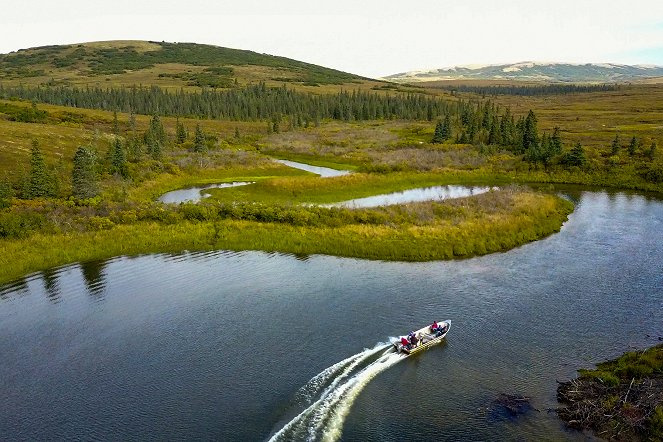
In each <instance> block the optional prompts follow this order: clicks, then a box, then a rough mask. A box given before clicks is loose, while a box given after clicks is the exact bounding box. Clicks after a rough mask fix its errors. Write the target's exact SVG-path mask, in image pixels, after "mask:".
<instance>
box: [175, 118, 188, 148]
mask: <svg viewBox="0 0 663 442" xmlns="http://www.w3.org/2000/svg"><path fill="white" fill-rule="evenodd" d="M185 141H186V129H185V128H184V124H182V123H180V122H179V121H178V122H177V143H178V144H182V143H184V142H185Z"/></svg>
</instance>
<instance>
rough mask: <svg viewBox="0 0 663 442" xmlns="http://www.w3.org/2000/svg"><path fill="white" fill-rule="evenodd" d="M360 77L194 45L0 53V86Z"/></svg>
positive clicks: (123, 44)
mask: <svg viewBox="0 0 663 442" xmlns="http://www.w3.org/2000/svg"><path fill="white" fill-rule="evenodd" d="M365 80H367V79H365V78H362V77H359V76H357V75H353V74H348V73H345V72H341V71H337V70H334V69H329V68H325V67H322V66H317V65H314V64H310V63H304V62H301V61H297V60H292V59H289V58H285V57H278V56H273V55H268V54H259V53H256V52H253V51H247V50H240V49H230V48H224V47H219V46H211V45H203V44H194V43H166V42H145V41H108V42H95V43H81V44H73V45H62V46H43V47H38V48H31V49H23V50H19V51H17V52H13V53H10V54H5V55H0V83H5V84H29V85H39V84H58V85H67V86H72V85H92V84H101V85H113V86H132V85H139V84H143V85H159V86H162V87H178V88H179V87H198V88H200V87H208V88H228V87H232V86H233V85H234V84H235V83H239V84H248V83H252V82H259V81H267V82H273V83H283V82H287V83H292V84H297V85H302V86H320V85H342V84H346V83H348V84H359V83H363V82H364V81H365Z"/></svg>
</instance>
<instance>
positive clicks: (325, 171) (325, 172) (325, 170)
mask: <svg viewBox="0 0 663 442" xmlns="http://www.w3.org/2000/svg"><path fill="white" fill-rule="evenodd" d="M274 161H276V162H277V163H281V164H284V165H286V166H288V167H292V168H295V169H300V170H305V171H307V172H312V173H315V174H317V175H320V176H321V177H322V178H329V177H335V176H343V175H348V174H349V173H350V171H349V170H338V169H331V168H329V167H321V166H311V165H310V164H304V163H298V162H297V161H290V160H274Z"/></svg>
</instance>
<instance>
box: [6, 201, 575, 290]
mask: <svg viewBox="0 0 663 442" xmlns="http://www.w3.org/2000/svg"><path fill="white" fill-rule="evenodd" d="M90 210H91V209H90ZM572 211H573V205H572V204H571V203H570V202H568V201H566V200H564V199H562V198H559V197H557V196H553V195H545V194H539V193H534V192H531V191H525V190H522V189H518V188H508V189H504V190H500V191H494V192H488V193H486V194H482V195H478V196H473V197H469V198H462V199H458V200H448V201H444V202H426V203H416V204H409V205H405V206H394V207H383V208H374V209H361V210H350V209H338V208H321V207H302V206H292V205H291V206H273V205H256V204H244V205H237V204H229V205H225V204H222V205H202V206H201V205H193V204H190V205H182V206H179V207H172V208H163V207H158V208H157V207H152V206H147V207H145V208H143V209H141V208H140V207H134V208H131V209H127V210H123V211H118V212H117V213H115V215H114V216H112V217H100V216H98V215H93V216H91V217H90V218H89V219H88V220H86V222H80V223H79V224H77V225H76V226H75V229H73V230H72V231H65V232H62V233H58V232H54V233H52V234H45V233H40V232H39V231H37V232H35V234H32V235H29V236H27V237H21V238H15V239H4V240H2V241H0V283H2V282H7V281H10V280H13V279H16V278H19V277H21V276H23V275H25V274H28V273H31V272H35V271H39V270H45V269H47V268H51V267H55V266H60V265H64V264H68V263H73V262H77V261H89V260H96V259H105V258H110V257H113V256H117V255H138V254H145V253H160V252H164V253H177V252H181V251H192V250H201V251H203V250H218V249H227V250H263V251H267V252H285V253H294V254H327V255H334V256H345V257H355V258H364V259H378V260H393V261H431V260H443V259H454V258H467V257H471V256H476V255H484V254H488V253H493V252H499V251H505V250H509V249H512V248H514V247H517V246H520V245H522V244H525V243H528V242H531V241H535V240H537V239H541V238H543V237H545V236H548V235H550V234H552V233H555V232H558V231H559V229H560V228H561V226H562V224H563V223H564V221H566V219H567V217H568V215H569V214H570V213H571V212H572ZM48 212H49V213H50V212H53V211H52V210H49V211H48ZM77 216H78V215H77ZM73 218H76V217H73ZM42 230H43V229H42Z"/></svg>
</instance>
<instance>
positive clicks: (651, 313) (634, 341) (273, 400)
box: [0, 192, 663, 441]
mask: <svg viewBox="0 0 663 442" xmlns="http://www.w3.org/2000/svg"><path fill="white" fill-rule="evenodd" d="M569 197H570V198H572V199H573V200H574V202H576V204H577V207H576V211H575V212H574V213H573V214H572V215H571V216H570V219H569V221H568V222H567V223H566V224H565V225H564V227H563V228H562V231H561V232H560V233H559V234H556V235H553V236H551V237H549V238H546V239H544V240H542V241H538V242H535V243H531V244H528V245H525V246H523V247H520V248H517V249H514V250H511V251H509V252H506V253H500V254H493V255H489V256H484V257H478V258H473V259H468V260H462V261H446V262H428V263H399V262H379V261H363V260H356V259H344V258H335V257H328V256H292V255H283V254H268V253H261V252H241V253H233V252H223V251H220V252H214V253H185V254H180V255H149V256H141V257H134V258H128V257H118V258H115V259H112V260H109V261H105V262H93V263H84V264H76V265H71V266H66V267H63V268H58V269H53V270H51V271H47V272H42V273H38V274H35V275H31V276H29V277H26V278H25V279H23V280H20V281H16V282H14V283H13V284H9V285H6V286H4V287H2V288H0V440H63V439H82V440H91V439H113V440H127V439H130V440H174V439H175V440H179V439H204V440H224V441H246V440H266V439H269V438H271V437H274V439H277V440H306V439H308V438H311V439H315V440H318V439H327V440H334V439H340V440H348V441H354V440H362V441H384V440H433V439H434V440H454V441H456V440H468V441H474V440H584V439H585V438H586V436H583V435H582V434H579V433H576V432H570V431H567V430H565V429H564V427H563V425H562V424H561V423H560V422H559V420H558V419H557V417H556V415H555V414H554V413H551V412H549V411H548V410H549V409H550V408H552V407H555V406H556V405H557V404H556V401H555V390H556V387H557V384H556V381H557V380H564V379H567V378H569V377H571V376H574V373H575V370H576V369H577V368H580V367H590V366H591V365H592V363H594V362H598V361H601V360H604V359H606V358H612V357H614V356H617V355H618V354H621V353H622V352H623V351H626V350H629V349H631V348H634V347H643V346H649V345H652V344H655V343H658V342H659V341H658V338H659V337H663V321H661V318H662V317H663V241H661V240H660V232H661V231H662V229H663V203H662V202H661V201H659V200H656V199H652V198H649V197H646V196H642V195H629V194H624V193H617V194H609V193H604V192H574V193H570V194H569ZM447 318H449V319H451V320H452V327H451V331H450V332H449V334H448V335H447V338H446V342H444V343H443V344H441V345H438V346H436V347H433V348H431V349H429V350H427V351H425V352H422V353H420V354H417V355H414V356H412V357H410V358H400V357H398V356H397V355H394V354H392V353H389V350H388V341H389V339H390V337H394V336H397V335H398V334H401V333H406V332H407V331H409V330H410V329H413V328H419V327H421V326H423V325H425V324H427V323H429V322H431V321H432V320H433V319H437V320H440V319H447ZM500 393H507V394H520V395H526V396H529V397H531V403H532V406H533V407H534V408H536V409H537V410H538V411H536V410H533V411H531V412H529V413H527V414H525V415H523V416H519V417H510V416H508V415H507V414H506V413H504V411H503V410H501V409H499V407H494V406H493V405H492V402H493V400H494V398H495V397H496V396H497V395H498V394H500Z"/></svg>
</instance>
